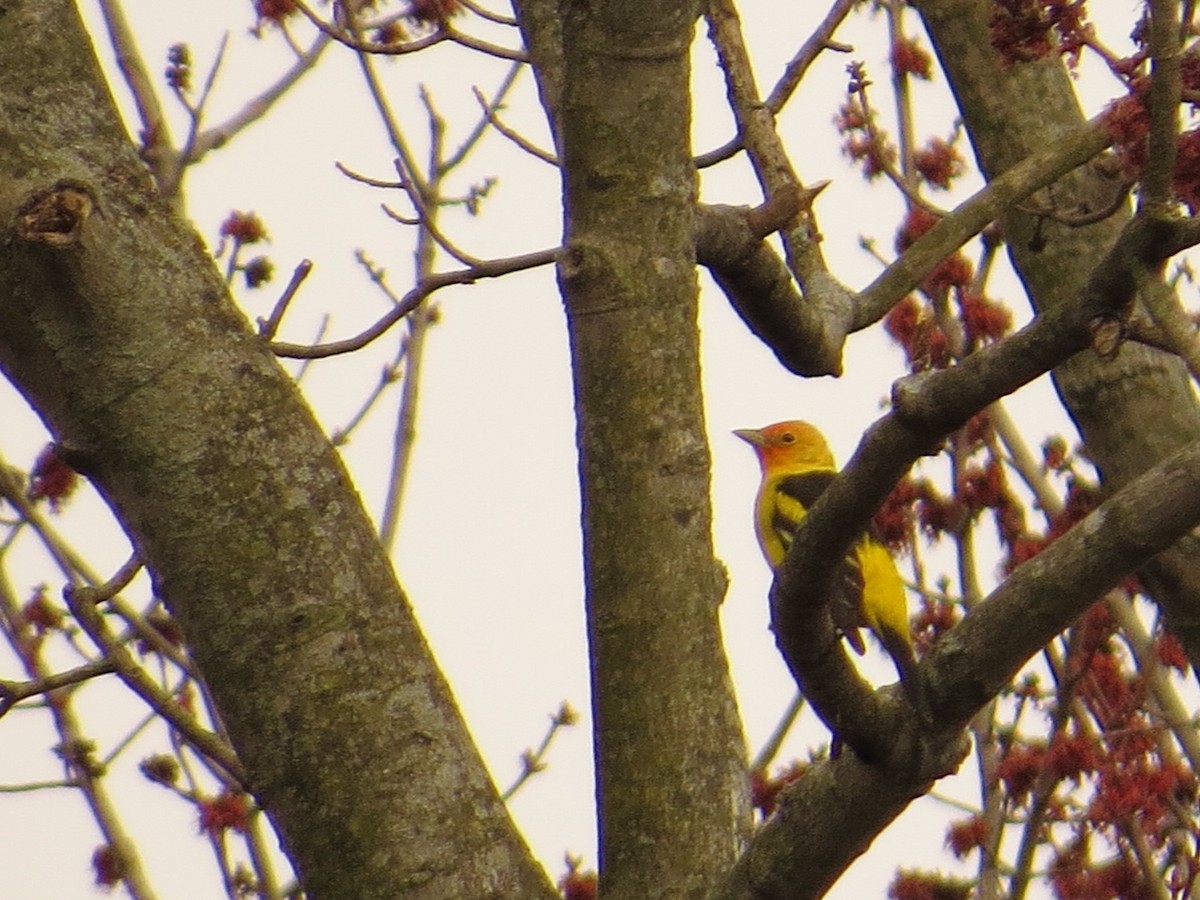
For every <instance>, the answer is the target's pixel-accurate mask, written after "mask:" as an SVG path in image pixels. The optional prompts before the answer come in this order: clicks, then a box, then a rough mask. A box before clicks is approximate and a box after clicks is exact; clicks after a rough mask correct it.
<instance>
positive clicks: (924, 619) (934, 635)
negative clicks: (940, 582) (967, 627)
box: [912, 594, 962, 656]
mask: <svg viewBox="0 0 1200 900" xmlns="http://www.w3.org/2000/svg"><path fill="white" fill-rule="evenodd" d="M960 619H962V609H961V608H960V607H959V605H958V604H957V603H955V602H953V601H952V600H949V599H947V598H945V597H936V598H935V597H931V596H930V595H928V594H922V596H921V608H920V610H918V612H917V616H916V619H915V620H914V621H913V624H912V631H913V642H914V643H915V644H916V648H917V652H918V653H919V654H920V655H921V656H924V655H925V654H926V653H928V652H929V651H930V650H932V649H933V646H934V645H935V644H936V643H937V642H938V640H940V639H941V637H942V635H944V634H945V633H946V632H948V631H949V630H950V629H951V628H953V627H954V626H955V625H957V624H958V622H959V620H960Z"/></svg>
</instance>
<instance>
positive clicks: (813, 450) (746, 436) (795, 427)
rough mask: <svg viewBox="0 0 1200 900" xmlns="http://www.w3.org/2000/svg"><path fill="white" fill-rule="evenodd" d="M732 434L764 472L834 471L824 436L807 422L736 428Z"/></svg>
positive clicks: (834, 466) (831, 455)
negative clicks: (748, 448)
mask: <svg viewBox="0 0 1200 900" xmlns="http://www.w3.org/2000/svg"><path fill="white" fill-rule="evenodd" d="M734 434H736V435H737V436H738V437H740V438H741V439H742V440H743V441H746V442H747V443H749V444H750V445H751V446H753V447H754V452H755V453H757V454H758V462H759V465H761V466H762V470H763V472H778V471H780V470H783V469H806V470H811V469H834V468H837V466H836V465H835V464H834V461H833V453H832V451H830V449H829V444H827V443H826V442H825V436H824V435H823V434H821V432H819V431H818V430H817V429H816V427H815V426H813V425H810V424H809V423H808V422H797V421H793V422H776V423H775V424H774V425H768V426H766V427H765V428H758V429H755V428H739V429H738V430H737V431H735V432H734Z"/></svg>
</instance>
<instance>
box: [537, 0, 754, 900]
mask: <svg viewBox="0 0 1200 900" xmlns="http://www.w3.org/2000/svg"><path fill="white" fill-rule="evenodd" d="M535 6H536V4H528V3H527V4H524V5H523V8H524V9H526V10H527V11H529V12H531V13H532V11H533V7H535ZM560 11H561V13H562V32H561V33H562V53H561V58H562V61H563V69H562V74H563V80H562V91H561V95H560V101H561V105H560V106H559V108H558V110H557V113H558V116H557V119H558V123H557V124H558V136H559V158H560V159H561V160H562V162H563V178H564V197H565V200H564V206H565V209H566V214H567V218H566V225H565V229H566V252H565V254H564V257H563V260H562V262H561V263H560V267H559V278H560V285H561V288H562V292H563V298H564V302H565V304H566V312H567V322H568V329H569V334H570V341H571V353H572V364H573V374H574V384H575V398H576V414H577V418H578V441H579V452H580V481H581V484H582V486H583V517H584V522H583V529H584V563H585V580H586V587H587V613H588V634H589V640H590V644H591V657H592V704H593V712H594V720H595V729H596V730H595V741H596V759H597V791H598V802H599V816H600V861H601V893H602V895H603V896H605V897H606V898H636V900H652V898H656V897H671V898H686V897H700V896H703V895H704V894H705V893H706V892H707V890H708V889H709V888H710V887H711V885H713V884H715V883H717V882H718V881H719V880H720V877H721V876H722V875H723V874H724V873H725V871H726V870H727V869H728V868H729V866H730V865H731V864H732V863H733V861H734V859H735V857H736V854H737V852H738V850H739V849H740V841H741V838H742V836H743V832H744V828H745V826H747V825H748V823H749V818H748V798H747V779H746V772H745V765H746V763H745V756H744V754H745V750H744V746H743V742H742V736H741V731H740V726H739V724H738V719H737V713H736V708H735V704H734V702H733V696H732V690H731V685H730V682H729V678H728V672H727V663H726V660H725V656H724V652H723V649H722V645H721V634H720V628H719V621H718V611H719V604H720V602H721V599H722V596H723V594H724V591H725V579H724V576H723V573H722V571H721V569H720V566H719V565H718V564H717V562H716V560H715V558H714V556H713V547H712V537H711V528H710V525H711V522H710V519H711V510H710V503H709V480H710V460H709V453H708V448H707V442H706V437H705V429H704V417H703V408H702V403H701V395H700V368H699V334H698V329H697V321H696V316H697V304H696V297H697V282H696V276H695V253H694V250H693V245H694V225H695V222H694V204H695V190H696V185H695V173H694V170H693V167H692V161H691V154H690V150H689V124H690V121H689V116H690V113H689V68H688V53H689V46H690V42H691V38H692V32H693V20H692V17H693V15H694V11H693V10H692V8H691V6H690V5H689V4H686V3H677V2H666V0H658V2H652V3H646V2H644V0H600V2H594V3H564V4H561V6H560ZM547 56H548V58H550V59H551V60H553V58H554V56H555V54H553V53H549V54H547ZM542 93H543V97H549V96H553V95H554V94H555V92H554V91H553V90H550V89H548V88H547V87H546V86H545V84H544V85H543V88H542ZM549 112H550V114H551V115H553V111H549Z"/></svg>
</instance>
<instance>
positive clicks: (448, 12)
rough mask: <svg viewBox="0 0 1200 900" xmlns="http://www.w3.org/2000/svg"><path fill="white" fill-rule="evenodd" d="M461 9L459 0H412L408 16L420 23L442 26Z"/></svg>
mask: <svg viewBox="0 0 1200 900" xmlns="http://www.w3.org/2000/svg"><path fill="white" fill-rule="evenodd" d="M460 11H461V6H460V4H459V2H458V0H410V2H409V5H408V14H407V16H406V18H408V19H409V20H410V21H412V22H415V23H417V24H418V25H433V26H434V27H439V28H440V27H441V26H443V25H445V24H446V22H447V21H448V20H449V19H450V17H451V16H454V15H457V14H458V13H459V12H460Z"/></svg>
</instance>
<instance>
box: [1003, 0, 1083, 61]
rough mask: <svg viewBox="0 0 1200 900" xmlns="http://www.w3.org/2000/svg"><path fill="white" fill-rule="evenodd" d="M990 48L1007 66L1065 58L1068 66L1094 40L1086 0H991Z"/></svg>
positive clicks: (1076, 59) (1077, 59)
mask: <svg viewBox="0 0 1200 900" xmlns="http://www.w3.org/2000/svg"><path fill="white" fill-rule="evenodd" d="M988 30H989V31H990V33H991V40H992V47H993V48H995V50H996V51H997V52H998V53H999V54H1000V58H1001V59H1002V60H1003V61H1004V64H1005V65H1007V66H1013V65H1016V64H1017V63H1023V62H1032V61H1034V60H1038V59H1044V58H1045V57H1047V56H1050V55H1052V54H1062V55H1065V56H1066V57H1067V62H1068V65H1071V66H1074V65H1075V64H1076V63H1077V62H1078V61H1079V53H1080V51H1082V50H1083V48H1084V47H1085V46H1087V45H1088V44H1089V43H1090V42H1091V41H1092V39H1093V32H1092V26H1091V25H1089V24H1088V22H1087V0H994V2H993V3H992V11H991V16H990V17H989V19H988Z"/></svg>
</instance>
